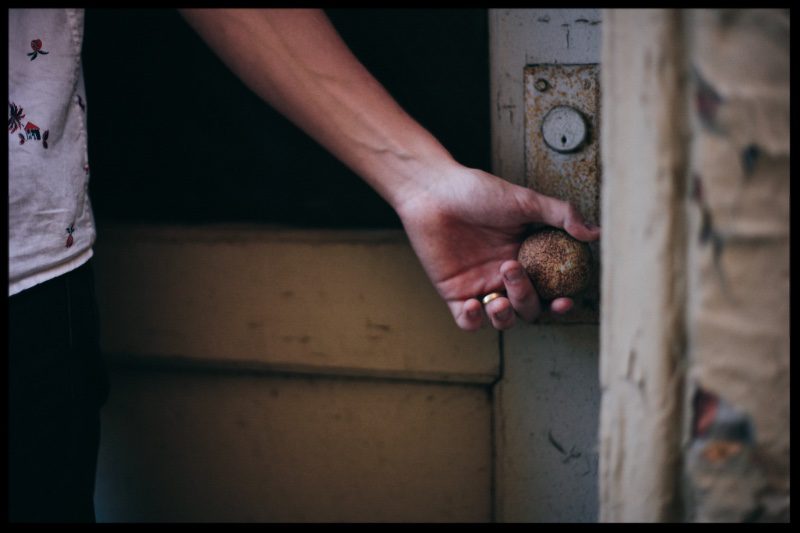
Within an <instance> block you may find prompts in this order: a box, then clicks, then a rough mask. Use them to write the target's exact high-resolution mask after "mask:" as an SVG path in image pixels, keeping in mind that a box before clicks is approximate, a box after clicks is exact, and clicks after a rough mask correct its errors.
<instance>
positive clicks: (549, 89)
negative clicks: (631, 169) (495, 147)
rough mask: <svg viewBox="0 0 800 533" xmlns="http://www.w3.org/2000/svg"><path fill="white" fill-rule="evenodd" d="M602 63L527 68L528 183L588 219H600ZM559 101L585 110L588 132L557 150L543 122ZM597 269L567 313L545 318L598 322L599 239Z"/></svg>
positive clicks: (594, 256)
mask: <svg viewBox="0 0 800 533" xmlns="http://www.w3.org/2000/svg"><path fill="white" fill-rule="evenodd" d="M599 70H600V69H599V66H598V65H596V64H589V65H529V66H527V67H526V68H525V78H524V79H525V185H526V186H527V187H530V188H532V189H533V190H535V191H538V192H540V193H542V194H546V195H548V196H553V197H555V198H558V199H560V200H566V201H568V202H570V203H572V204H573V205H575V207H577V208H578V210H579V211H580V212H581V214H583V216H584V218H585V219H586V220H587V222H591V223H593V224H599V223H600V205H599V204H600V182H601V180H600V168H601V167H600V148H599V146H600V139H599V135H598V133H599V131H600V124H599V115H600V113H599V110H600V106H599V99H600V84H599V79H598V78H599ZM556 106H569V107H571V108H573V109H575V110H577V111H578V112H579V113H580V114H581V115H583V117H584V120H585V122H586V125H587V138H586V140H585V141H584V143H583V145H582V146H581V147H580V148H579V149H578V150H576V151H574V152H570V153H559V152H557V151H555V150H553V149H552V148H550V147H549V146H547V144H546V143H545V140H544V135H543V134H542V123H543V121H544V118H545V116H547V113H548V112H549V111H550V110H551V109H553V108H554V107H556ZM590 247H591V249H592V261H593V269H592V271H593V275H592V279H591V282H590V285H589V287H588V289H587V290H586V291H584V293H583V294H581V295H579V296H577V297H576V298H575V304H576V305H575V308H574V309H573V311H572V312H571V313H570V314H569V315H568V316H567V317H564V318H559V317H555V316H551V315H548V316H546V317H545V321H548V322H549V321H557V322H569V323H596V322H597V320H598V309H599V271H600V265H599V258H600V252H599V245H598V244H597V243H592V244H591V245H590Z"/></svg>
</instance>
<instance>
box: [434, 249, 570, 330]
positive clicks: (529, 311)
mask: <svg viewBox="0 0 800 533" xmlns="http://www.w3.org/2000/svg"><path fill="white" fill-rule="evenodd" d="M500 273H501V274H502V276H503V284H504V285H505V289H506V296H501V297H498V298H495V299H493V300H492V301H490V302H489V303H487V304H486V305H483V304H482V303H481V302H480V301H479V300H478V299H477V298H470V299H469V300H466V301H464V302H451V303H450V304H449V305H450V310H451V312H452V314H453V317H454V318H455V321H456V324H457V325H458V327H459V328H461V329H463V330H465V331H475V330H477V329H480V328H481V327H482V326H483V325H484V324H485V323H486V321H487V319H488V322H490V323H491V324H492V326H493V327H494V328H495V329H498V330H501V331H502V330H506V329H509V328H512V327H513V326H514V324H515V323H516V317H517V315H519V317H520V318H521V319H522V320H523V321H525V322H528V323H532V322H534V321H535V320H536V319H537V318H538V317H539V315H540V314H541V313H542V303H541V301H540V300H539V295H538V294H537V293H536V289H535V288H534V287H533V284H532V283H531V280H530V278H529V277H528V275H527V274H526V273H525V270H524V269H523V268H522V265H520V264H519V262H517V261H513V260H510V261H506V262H504V263H503V264H502V265H501V266H500ZM573 306H574V302H573V301H572V299H571V298H556V299H555V300H553V301H552V302H550V311H552V312H553V313H556V314H560V315H563V314H565V313H567V312H569V311H570V310H571V309H572V307H573Z"/></svg>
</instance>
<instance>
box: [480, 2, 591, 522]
mask: <svg viewBox="0 0 800 533" xmlns="http://www.w3.org/2000/svg"><path fill="white" fill-rule="evenodd" d="M489 20H490V26H489V28H490V62H491V97H492V102H491V109H492V153H493V171H494V173H495V174H497V175H499V176H502V177H503V178H505V179H508V180H509V181H512V182H514V183H517V184H520V185H525V186H532V187H534V188H535V189H537V190H540V191H542V192H546V193H548V194H551V195H554V196H560V197H561V198H562V199H569V200H571V201H573V202H575V203H576V204H578V205H581V204H582V205H581V210H582V211H583V214H584V216H586V217H587V219H589V220H590V221H593V222H599V221H598V220H597V213H598V210H599V204H598V202H599V194H598V193H599V190H598V189H597V188H596V187H595V188H594V189H593V190H592V191H588V192H586V191H584V192H581V193H578V194H577V195H576V196H572V197H570V196H569V194H568V193H564V195H560V194H559V192H558V191H556V190H547V189H544V190H543V187H542V186H539V185H546V184H541V181H542V178H543V175H544V174H546V171H547V170H548V169H546V168H541V167H538V166H537V164H538V163H541V161H537V160H536V157H537V156H541V155H546V154H542V152H543V151H546V150H548V148H547V147H546V146H543V145H536V146H534V145H532V143H535V142H536V140H537V139H540V138H541V137H540V135H541V118H542V114H543V113H542V112H545V113H546V111H547V110H548V108H549V107H554V106H556V105H559V104H567V103H568V104H570V105H572V106H576V107H579V108H581V113H582V114H583V115H584V116H588V115H591V118H592V119H593V120H594V121H595V123H596V120H597V119H598V118H599V110H598V109H597V104H598V102H597V100H596V98H597V96H598V95H599V93H598V92H597V87H596V86H595V85H594V84H597V83H599V78H598V77H597V72H598V70H597V69H598V64H599V63H600V55H601V54H600V52H601V29H602V20H601V13H600V11H599V10H596V9H514V10H500V9H494V10H490V15H489ZM565 65H568V66H569V67H565V68H564V69H561V67H562V66H565ZM536 69H539V70H538V71H537V70H536ZM548 69H549V70H548ZM570 69H571V70H570ZM575 69H579V70H580V69H582V70H583V71H586V72H588V74H586V76H585V79H583V80H581V86H580V87H579V88H578V90H577V91H576V90H574V89H573V87H572V86H573V81H574V80H575V79H577V78H576V74H575ZM543 71H546V72H547V75H545V74H541V75H539V74H536V73H537V72H539V73H541V72H543ZM532 75H533V76H534V78H535V79H530V76H532ZM554 77H555V79H554ZM545 78H546V79H545ZM540 79H541V80H542V81H539V80H540ZM537 81H539V83H542V82H543V83H545V85H543V86H541V87H540V89H544V90H543V91H540V90H539V89H537V88H536V87H533V86H532V85H535V84H536V82H537ZM584 81H585V82H586V83H591V84H593V85H592V88H591V89H592V90H584V88H583V85H582V83H583V82H584ZM551 95H552V96H551ZM573 98H574V99H575V100H571V99H573ZM592 99H594V100H592ZM590 100H591V101H590ZM587 106H588V107H587ZM594 135H595V137H594V138H593V139H589V140H588V141H587V142H586V143H585V146H584V147H583V149H582V151H579V152H576V153H574V154H569V155H563V156H562V155H560V154H555V153H554V154H555V156H554V158H555V159H559V161H563V162H564V163H563V164H564V165H573V168H572V169H571V170H570V171H569V174H567V179H570V177H573V178H577V177H578V176H577V175H575V174H577V170H578V169H582V172H581V175H580V177H582V178H586V177H587V175H586V171H587V168H588V169H590V172H594V174H593V179H594V180H595V181H594V184H595V185H598V184H599V169H598V161H597V159H596V158H586V153H587V152H589V151H591V150H592V149H594V150H597V145H598V139H597V133H596V127H595V133H594ZM578 159H581V160H582V161H583V166H581V165H574V161H575V160H578ZM544 164H547V162H544ZM559 170H563V169H559ZM537 180H538V181H539V183H537ZM597 251H598V250H597V249H595V250H594V252H595V255H597ZM577 303H578V305H577V307H576V309H574V310H573V311H572V313H571V317H570V318H569V319H567V320H566V321H563V320H562V321H559V320H557V319H555V318H553V317H545V318H544V319H543V321H542V323H539V324H536V325H521V326H517V327H515V328H514V329H512V330H509V331H507V332H504V333H502V335H501V336H502V342H501V350H502V379H501V380H500V381H499V382H498V383H497V384H496V386H495V390H494V410H495V420H496V424H495V446H496V457H495V460H496V464H495V469H496V488H495V496H496V500H495V504H496V517H497V520H499V521H504V522H520V521H521V522H540V521H568V522H594V521H596V520H597V516H598V498H597V479H598V477H597V474H598V449H597V430H598V415H599V404H600V389H599V379H598V365H599V360H598V355H599V327H598V309H597V307H596V306H595V307H591V304H593V303H595V304H596V301H594V302H584V301H582V300H581V301H578V302H577Z"/></svg>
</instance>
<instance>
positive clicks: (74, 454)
mask: <svg viewBox="0 0 800 533" xmlns="http://www.w3.org/2000/svg"><path fill="white" fill-rule="evenodd" d="M8 314H9V317H8V318H9V321H8V323H9V330H8V333H9V361H8V369H9V374H8V375H9V383H8V384H9V395H8V399H9V402H8V417H9V426H8V444H9V446H8V473H9V475H8V503H9V520H10V521H12V522H94V520H95V514H94V485H95V474H96V470H97V451H98V447H99V440H100V408H101V407H102V405H103V404H104V403H105V401H106V398H107V395H108V376H107V373H106V369H105V366H104V364H103V360H102V356H101V353H100V349H99V342H98V340H99V336H98V320H97V306H96V303H95V293H94V276H93V273H92V267H91V265H90V264H86V265H84V266H82V267H80V268H78V269H76V270H74V271H72V272H70V273H68V274H65V275H63V276H60V277H58V278H56V279H53V280H51V281H47V282H45V283H42V284H40V285H37V286H35V287H32V288H30V289H28V290H25V291H23V292H21V293H19V294H16V295H14V296H11V297H9V308H8Z"/></svg>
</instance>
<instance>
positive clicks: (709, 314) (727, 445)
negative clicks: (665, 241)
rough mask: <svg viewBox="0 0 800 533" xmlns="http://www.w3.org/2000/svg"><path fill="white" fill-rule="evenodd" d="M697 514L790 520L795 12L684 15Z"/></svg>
mask: <svg viewBox="0 0 800 533" xmlns="http://www.w3.org/2000/svg"><path fill="white" fill-rule="evenodd" d="M686 20H687V31H688V39H689V41H688V42H689V46H688V50H689V54H688V55H689V58H688V59H689V63H690V69H691V76H692V77H691V91H690V104H689V105H690V109H691V116H692V133H693V135H692V142H691V145H690V150H691V165H690V169H689V179H690V180H691V194H690V202H689V220H690V226H689V232H688V240H687V245H688V269H687V272H688V274H689V277H688V289H689V290H688V301H687V320H686V324H687V333H688V350H687V356H688V364H689V381H688V384H689V387H688V388H687V393H689V394H690V396H689V398H688V400H689V402H688V410H689V415H688V416H687V422H688V421H691V426H690V427H688V428H687V429H686V431H687V439H688V450H687V457H686V460H687V463H686V475H687V483H688V494H687V497H688V498H689V505H688V506H687V511H688V515H687V518H689V519H692V520H697V521H720V520H722V521H775V520H788V518H789V428H790V423H789V336H790V335H789V331H790V326H789V285H790V272H789V210H790V200H789V192H790V186H789V138H790V135H789V115H790V114H789V14H788V11H783V10H711V11H706V10H704V11H691V12H689V13H687V14H686Z"/></svg>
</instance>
